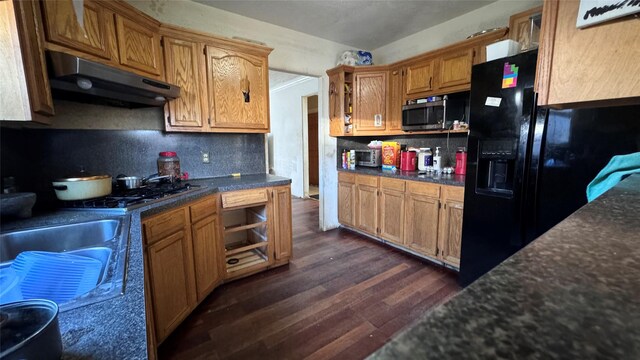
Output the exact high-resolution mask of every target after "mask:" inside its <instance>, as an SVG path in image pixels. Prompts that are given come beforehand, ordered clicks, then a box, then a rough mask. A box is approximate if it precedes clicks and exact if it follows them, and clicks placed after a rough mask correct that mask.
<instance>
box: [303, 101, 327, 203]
mask: <svg viewBox="0 0 640 360" xmlns="http://www.w3.org/2000/svg"><path fill="white" fill-rule="evenodd" d="M312 96H316V97H318V102H319V101H320V97H319V96H318V93H317V92H314V93H312V94H307V95H304V96H302V139H303V141H302V158H303V159H304V160H303V161H304V164H303V169H304V172H303V176H302V188H303V194H304V197H305V199H306V198H309V162H310V161H309V142H308V141H307V140H308V139H309V98H310V97H312ZM319 107H320V105H318V109H316V111H317V113H319V111H320V109H319ZM317 130H318V155H319V154H320V138H321V136H320V120H318V129H317ZM321 168H322V167H321V166H320V156H318V177H320V169H321ZM318 180H320V179H318ZM318 182H319V181H318ZM318 187H320V184H318Z"/></svg>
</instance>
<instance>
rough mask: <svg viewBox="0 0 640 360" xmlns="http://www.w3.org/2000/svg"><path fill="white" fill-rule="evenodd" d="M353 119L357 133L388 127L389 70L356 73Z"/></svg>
mask: <svg viewBox="0 0 640 360" xmlns="http://www.w3.org/2000/svg"><path fill="white" fill-rule="evenodd" d="M354 77H355V96H354V101H355V106H354V109H353V121H354V123H355V131H356V133H360V134H362V133H363V132H365V131H383V130H385V128H386V112H387V110H386V107H387V100H386V92H387V72H386V71H380V72H372V73H356V74H355V75H354Z"/></svg>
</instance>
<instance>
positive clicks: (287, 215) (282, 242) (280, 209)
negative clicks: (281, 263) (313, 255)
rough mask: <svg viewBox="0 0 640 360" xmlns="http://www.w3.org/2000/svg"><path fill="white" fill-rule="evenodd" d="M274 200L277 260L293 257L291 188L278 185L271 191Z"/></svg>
mask: <svg viewBox="0 0 640 360" xmlns="http://www.w3.org/2000/svg"><path fill="white" fill-rule="evenodd" d="M271 196H272V200H273V229H274V240H275V241H274V245H275V251H276V254H275V258H276V260H283V259H288V258H290V257H291V252H292V248H293V243H292V224H291V188H290V187H289V186H284V187H277V188H274V189H273V190H272V191H271Z"/></svg>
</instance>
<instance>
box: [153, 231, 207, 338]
mask: <svg viewBox="0 0 640 360" xmlns="http://www.w3.org/2000/svg"><path fill="white" fill-rule="evenodd" d="M191 253H192V250H191V238H190V237H189V233H188V232H187V231H185V230H180V231H178V232H177V233H174V234H171V235H169V236H167V237H166V238H164V239H162V240H160V241H158V242H156V243H154V244H153V245H151V246H149V247H148V248H147V258H148V263H149V283H150V285H151V286H150V290H151V294H152V304H153V315H154V319H153V320H154V323H155V333H156V337H157V341H158V342H161V341H162V340H164V339H165V338H166V337H167V335H169V334H170V333H171V331H173V329H175V328H176V327H177V326H178V324H180V322H181V321H182V320H184V318H186V317H187V315H189V313H191V309H192V308H193V306H194V305H195V303H196V296H195V289H194V284H193V278H194V275H193V257H192V254H191Z"/></svg>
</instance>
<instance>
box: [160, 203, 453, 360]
mask: <svg viewBox="0 0 640 360" xmlns="http://www.w3.org/2000/svg"><path fill="white" fill-rule="evenodd" d="M318 205H319V203H318V202H317V201H314V200H309V199H307V200H302V199H294V200H293V236H294V238H293V255H294V258H293V260H292V261H291V263H290V264H289V265H288V266H284V267H280V268H277V269H273V270H270V271H267V272H265V273H261V274H257V275H254V276H251V277H248V278H245V279H242V280H238V281H235V282H232V283H229V284H225V285H222V286H220V287H219V288H217V289H216V290H215V291H214V292H213V293H212V294H211V295H210V296H209V297H208V298H207V299H205V300H204V301H203V302H202V304H201V305H200V306H199V307H198V308H197V309H196V310H195V311H194V312H193V314H191V316H189V317H188V318H187V319H186V320H185V321H184V322H183V324H182V325H181V326H180V327H179V328H178V329H177V330H176V331H175V332H174V333H173V334H172V335H171V336H170V337H169V338H168V339H167V340H166V341H165V342H164V343H163V344H162V345H161V346H160V348H159V350H158V353H159V357H160V359H163V360H164V359H256V358H260V359H362V358H364V357H366V356H367V355H369V354H371V353H372V352H374V351H375V350H376V349H378V348H379V347H380V346H382V345H383V344H384V343H385V342H387V341H388V340H389V339H390V338H391V337H392V336H393V335H394V334H396V333H397V332H398V331H400V330H402V329H403V328H404V327H406V326H407V325H409V324H411V323H412V322H413V321H414V320H415V319H417V318H418V317H420V316H421V315H422V314H423V313H424V312H425V311H427V310H428V309H430V308H432V307H433V306H435V305H438V304H440V303H442V302H444V301H445V300H447V299H448V298H449V297H451V296H453V295H454V294H455V293H456V292H458V291H459V287H458V285H457V284H456V276H455V274H454V273H452V272H450V271H448V270H444V269H441V268H439V267H437V266H433V265H430V264H428V263H427V262H424V261H422V260H419V259H417V258H415V257H412V256H409V255H406V254H403V253H401V252H399V251H397V250H394V249H392V248H390V247H387V246H384V245H381V244H378V243H376V242H374V241H372V240H370V239H366V238H365V237H363V236H361V235H359V234H356V233H353V232H351V231H348V230H342V229H335V230H332V231H327V232H321V231H320V230H319V229H318Z"/></svg>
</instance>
